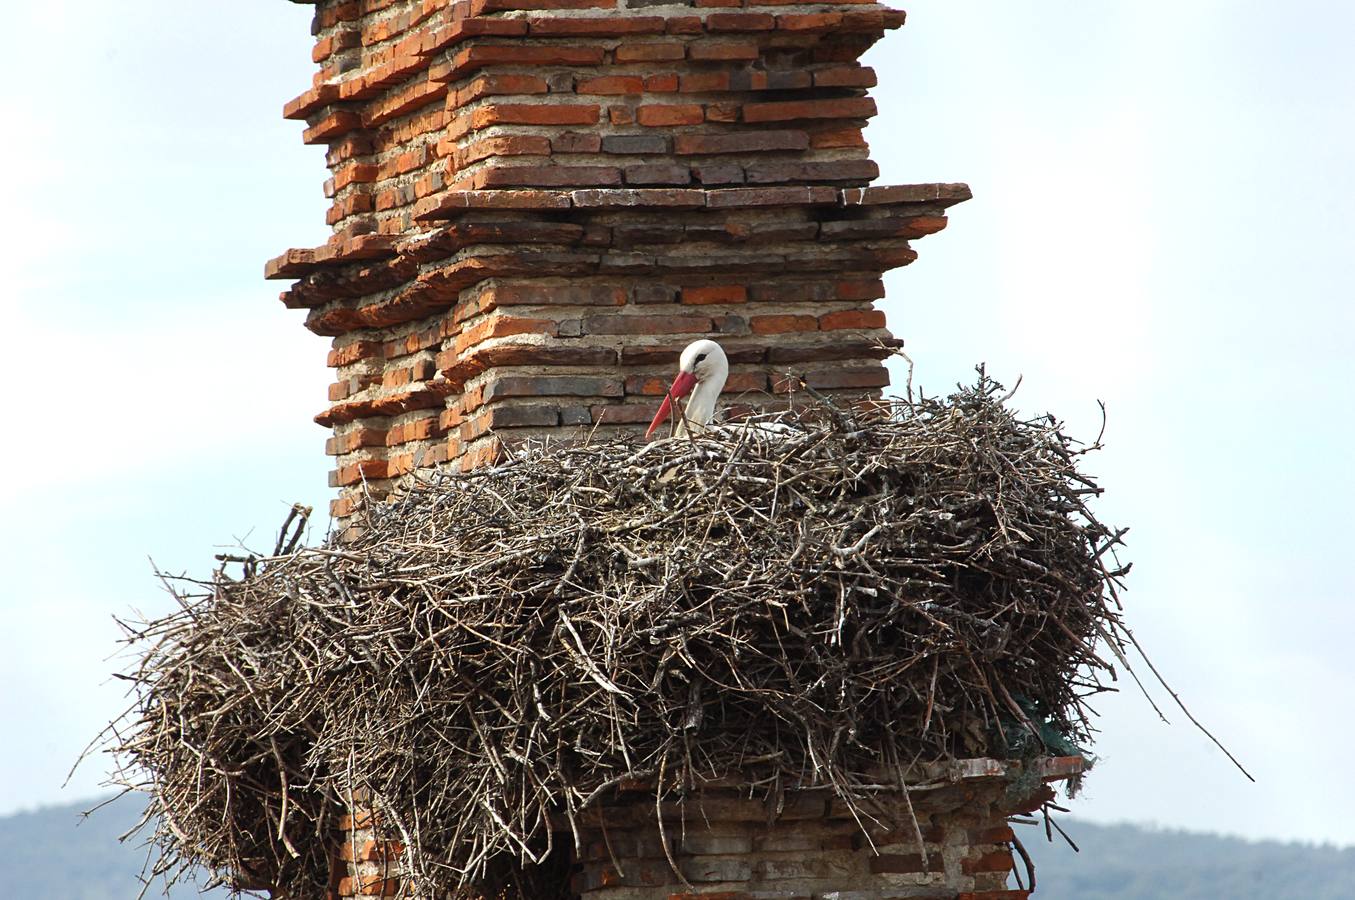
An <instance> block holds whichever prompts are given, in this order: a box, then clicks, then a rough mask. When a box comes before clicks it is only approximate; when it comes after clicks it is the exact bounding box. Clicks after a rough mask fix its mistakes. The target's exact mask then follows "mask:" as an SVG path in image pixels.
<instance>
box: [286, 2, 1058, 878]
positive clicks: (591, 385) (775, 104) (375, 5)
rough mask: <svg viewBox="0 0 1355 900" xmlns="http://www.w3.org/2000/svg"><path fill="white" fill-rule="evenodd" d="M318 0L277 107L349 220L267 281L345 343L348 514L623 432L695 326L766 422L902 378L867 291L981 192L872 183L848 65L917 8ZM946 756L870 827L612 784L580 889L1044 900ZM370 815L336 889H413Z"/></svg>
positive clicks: (340, 513)
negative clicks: (888, 825)
mask: <svg viewBox="0 0 1355 900" xmlns="http://www.w3.org/2000/svg"><path fill="white" fill-rule="evenodd" d="M314 5H315V6H316V14H315V20H314V34H315V37H316V45H315V49H314V54H313V57H314V60H315V61H316V63H318V64H319V66H320V71H319V72H318V73H317V74H316V76H315V79H314V84H313V85H312V87H311V88H310V89H309V90H307V91H306V92H305V93H303V94H302V95H301V96H299V97H297V98H296V99H294V100H292V101H291V102H290V103H288V104H287V105H286V110H285V114H286V115H287V116H288V117H291V118H295V119H303V120H305V121H306V123H307V128H306V131H305V140H306V141H307V142H308V143H313V144H323V145H325V146H327V147H328V164H329V168H330V178H329V180H328V181H327V182H326V183H325V191H326V194H327V196H329V197H330V198H331V200H332V202H333V205H332V207H331V208H330V210H329V213H328V216H327V219H328V221H329V223H330V224H331V225H332V226H333V228H334V234H333V235H332V237H331V238H330V240H329V241H328V242H327V243H325V244H324V245H323V246H320V247H316V248H311V249H296V250H289V251H287V252H285V253H283V254H282V255H281V256H279V257H277V258H276V259H274V260H272V261H270V262H269V263H268V265H267V276H268V277H269V278H276V279H287V280H293V281H294V284H292V286H291V287H290V288H289V289H287V290H286V291H285V292H284V293H283V294H282V300H283V302H284V303H285V304H286V305H288V306H289V307H292V308H298V309H305V310H307V318H306V325H307V327H308V328H310V329H311V330H312V331H314V332H315V333H316V334H319V335H324V336H326V337H329V338H332V340H333V349H332V351H331V353H330V356H329V364H330V365H331V366H332V367H333V368H334V369H335V372H336V378H335V382H334V384H333V385H332V386H331V388H330V396H329V400H330V405H329V407H328V408H327V409H326V410H325V411H324V412H322V413H321V414H320V415H319V416H317V421H318V422H319V423H320V424H321V425H324V426H326V427H329V428H331V429H332V437H331V438H330V439H329V441H328V445H327V450H328V452H329V453H330V454H331V455H332V456H334V457H335V459H336V464H335V468H334V471H333V472H332V474H331V484H332V486H334V487H336V488H339V489H340V496H339V498H338V499H336V500H335V501H334V503H333V507H332V511H333V513H334V515H335V516H336V517H338V518H339V519H340V520H342V519H343V518H345V517H347V516H348V515H350V514H351V512H352V511H353V509H354V504H355V503H356V501H357V499H358V496H359V494H360V493H361V492H362V491H364V490H365V491H366V492H367V493H368V494H369V495H370V496H374V497H377V498H380V497H383V496H385V495H386V494H387V493H388V492H389V491H390V490H391V489H392V488H393V487H395V486H396V485H397V484H398V483H399V480H400V479H401V478H402V477H403V476H406V475H408V474H409V473H410V472H412V471H413V470H414V469H415V468H416V467H420V466H444V465H454V466H458V467H461V468H471V467H474V466H478V465H483V464H485V463H487V462H490V461H492V460H493V459H494V458H495V456H496V454H497V453H498V452H499V449H500V446H501V445H502V444H503V443H508V442H512V441H515V440H520V439H523V438H532V437H543V436H548V435H559V436H562V437H569V436H577V435H583V434H587V433H590V432H594V431H601V432H603V433H605V432H607V431H611V430H616V429H635V428H636V427H637V426H638V425H639V424H640V423H644V422H647V421H648V420H649V418H650V417H651V416H652V414H653V412H654V410H655V408H656V405H657V401H658V398H659V396H660V395H661V394H662V393H663V391H664V388H665V385H666V383H667V379H668V378H669V377H670V376H671V374H672V369H673V367H674V365H675V362H676V359H677V356H678V352H679V351H680V349H681V348H682V347H683V346H684V345H685V344H687V343H688V342H690V341H692V340H694V339H696V338H698V337H714V338H716V339H718V340H719V341H720V342H721V343H722V345H723V346H724V347H725V349H726V351H727V352H728V355H729V357H730V361H731V367H732V371H731V376H730V379H729V382H728V384H727V386H726V388H725V390H726V391H727V392H729V393H730V394H732V395H736V396H742V397H745V398H747V400H748V402H751V403H754V404H756V403H758V402H762V401H765V400H766V399H767V398H771V399H774V398H775V397H776V395H777V394H778V393H779V392H784V391H786V390H788V389H789V388H790V387H791V386H792V385H793V384H798V383H799V381H800V380H801V379H803V381H804V382H806V383H807V384H808V385H809V386H811V387H813V388H815V389H816V390H818V391H820V392H823V393H828V394H834V393H843V394H854V395H859V394H861V393H870V392H878V391H879V390H880V389H881V388H883V387H884V386H885V385H886V384H887V381H888V376H887V374H886V371H885V368H884V365H883V362H882V360H883V359H884V358H885V357H886V356H888V354H889V353H890V351H891V348H892V347H894V346H896V345H897V342H896V341H895V340H894V338H893V337H892V336H891V335H890V333H889V332H888V331H887V330H886V328H885V322H884V315H883V313H881V312H880V311H879V310H877V309H875V308H874V305H873V302H874V301H875V300H878V299H880V298H881V297H882V296H883V293H884V292H883V283H882V281H881V277H882V274H883V273H884V272H885V271H887V270H889V269H892V268H895V267H898V266H902V265H906V264H908V263H909V262H911V261H912V260H913V259H914V258H915V256H916V254H915V253H914V251H913V249H912V247H911V242H912V241H913V240H916V239H918V238H921V237H923V236H925V235H928V234H932V233H934V232H937V231H939V230H941V229H942V228H944V227H945V225H946V218H945V211H946V209H947V207H949V206H951V205H953V204H955V203H957V202H959V201H962V200H965V199H967V198H968V197H969V190H968V188H966V187H965V186H964V185H959V184H919V185H902V186H889V187H878V186H877V187H871V186H869V185H870V182H871V181H872V179H874V178H875V177H876V175H877V174H878V170H877V167H876V165H875V163H873V162H872V161H871V160H870V159H869V154H868V149H867V145H866V142H865V139H864V137H863V129H864V127H865V125H866V123H867V120H868V119H869V118H870V117H871V116H873V115H874V114H875V104H874V101H872V100H871V99H870V98H869V97H868V96H867V94H866V91H867V89H868V88H870V87H872V86H874V84H875V75H874V73H873V72H872V70H870V69H869V68H866V67H863V66H862V65H860V64H859V62H858V59H859V57H860V56H861V54H862V53H863V52H864V51H865V50H866V49H867V48H869V47H870V46H871V45H872V44H873V43H874V42H875V41H877V40H879V39H880V38H881V37H882V36H883V34H884V32H885V31H886V30H889V29H893V28H897V27H899V26H900V25H902V24H903V20H904V15H903V13H902V12H898V11H895V10H891V9H888V8H886V7H884V6H881V5H879V4H877V3H875V2H871V0H864V2H862V0H838V2H824V3H798V2H797V3H788V2H787V0H684V2H667V0H455V2H452V0H319V2H315V3H314ZM787 373H793V375H794V376H795V377H794V378H787V377H786V375H787ZM1080 764H1081V760H1080V759H1075V758H1074V759H1070V760H1046V761H1044V762H1041V763H1039V764H1038V765H1037V769H1038V771H1036V772H1035V773H1034V774H1035V775H1036V776H1037V777H1038V778H1042V779H1045V780H1052V779H1057V778H1061V777H1067V776H1068V775H1070V774H1073V773H1074V772H1075V771H1077V770H1078V767H1079V766H1080ZM1032 765H1035V764H1032ZM933 769H934V771H933ZM933 769H927V770H926V771H923V770H922V769H919V771H918V772H916V773H913V774H912V776H911V778H916V779H921V780H922V781H926V782H927V783H928V784H931V785H933V787H932V788H931V789H929V793H927V794H926V795H925V796H923V795H919V796H918V797H916V798H914V799H915V804H914V805H915V806H917V808H918V809H917V813H918V816H919V817H920V818H919V821H920V824H921V828H920V830H919V831H918V832H917V833H916V834H907V835H902V834H891V833H879V834H875V835H873V836H871V835H869V833H868V830H867V831H863V830H862V828H861V826H860V824H859V823H858V822H856V821H855V820H854V819H853V817H852V816H851V815H850V813H848V812H847V811H846V810H844V809H841V808H838V807H835V806H834V804H833V802H832V801H831V800H826V799H823V798H822V797H819V798H812V797H804V798H798V799H793V800H792V801H790V802H789V803H788V806H787V809H786V810H783V811H782V816H781V818H780V819H779V820H777V822H776V823H774V824H768V815H767V812H766V810H765V809H758V810H754V809H752V808H751V807H750V806H749V805H748V803H747V802H746V801H743V800H741V799H739V798H740V792H739V790H738V789H737V786H725V787H723V788H720V787H713V788H712V789H711V791H710V792H709V795H708V796H707V797H706V798H704V799H703V801H702V803H703V806H702V808H703V809H704V810H705V812H703V813H702V814H701V816H702V818H701V823H702V824H701V825H700V827H699V828H698V827H697V825H696V823H695V822H694V821H692V820H690V813H687V814H686V815H688V816H689V819H688V820H686V821H685V822H683V821H677V822H675V823H674V825H673V829H676V832H677V833H679V834H680V835H681V836H680V837H676V838H675V837H673V835H674V831H673V830H672V829H670V830H669V832H668V833H667V836H663V837H661V836H660V834H659V833H658V831H656V830H652V829H653V826H654V823H655V817H654V814H653V801H652V799H651V800H650V801H649V805H648V808H647V811H642V810H640V809H639V808H638V807H636V806H634V805H633V804H630V803H629V801H627V799H626V797H625V796H624V795H623V794H622V795H618V796H617V798H615V801H614V802H613V803H612V804H611V805H609V806H605V807H603V808H601V809H600V810H599V812H598V816H599V818H598V820H597V822H596V823H595V826H596V829H597V838H598V840H597V841H596V842H594V843H593V844H590V845H589V846H588V847H586V848H584V857H583V858H582V859H580V860H578V861H577V864H576V873H575V875H574V886H575V891H576V893H581V894H582V895H583V896H585V897H588V898H597V900H650V898H668V897H669V896H670V895H673V896H676V895H685V893H687V892H693V891H694V892H696V893H701V894H711V895H714V896H719V897H721V898H723V900H749V898H761V897H765V898H772V897H776V898H800V897H804V898H811V897H812V898H816V900H818V898H824V900H826V898H838V900H849V898H850V900H884V898H891V897H905V896H910V897H911V896H930V897H947V898H956V897H966V898H999V897H1009V896H1010V897H1017V896H1024V893H1023V892H1019V891H1017V892H1010V893H1008V892H1006V891H1005V890H1004V889H1003V888H1004V885H1005V882H1006V880H1007V872H1008V870H1009V869H1010V867H1011V855H1010V851H1009V849H1008V846H1007V842H1008V841H1009V840H1010V837H1011V834H1010V830H1009V829H1007V827H1006V823H1005V818H1006V815H1007V813H1008V812H1009V811H1010V809H1011V808H1012V807H1013V805H1014V803H1015V802H1016V801H1013V800H1011V799H1010V798H1008V797H1007V796H1006V794H1004V786H1005V785H1006V784H1007V781H1006V777H1007V776H1008V775H1010V774H1011V773H1010V772H1009V771H1008V770H1007V768H1006V767H1005V766H1004V765H1003V764H999V763H994V762H993V761H991V760H970V761H964V762H961V763H952V764H946V765H941V764H938V765H937V766H934V767H933ZM1036 783H1037V784H1038V781H1037V782H1036ZM895 799H896V800H898V799H899V798H895ZM1017 805H1019V804H1017ZM693 809H695V808H693ZM674 815H678V816H679V818H680V815H679V814H678V813H674ZM354 818H355V823H353V824H354V827H356V828H357V829H358V830H357V831H355V832H354V835H355V837H357V838H360V840H354V841H352V842H349V843H348V844H347V846H348V847H350V848H354V852H353V853H350V854H349V856H350V857H353V856H355V855H356V856H357V859H352V858H350V859H349V860H348V861H347V862H344V863H342V864H341V866H342V867H343V868H344V871H346V873H347V874H345V875H342V878H341V879H340V878H339V877H336V881H335V889H336V890H337V891H338V893H339V894H341V895H342V896H345V897H347V896H356V895H372V894H381V893H383V892H384V893H394V892H395V891H396V890H397V889H398V888H399V883H398V881H397V880H395V879H391V878H388V877H387V874H386V872H387V869H386V866H385V865H384V864H383V863H382V861H381V860H382V847H383V845H382V843H381V842H380V840H378V838H379V837H380V836H379V835H377V834H375V833H373V832H371V831H370V829H368V830H363V829H362V828H361V826H362V825H363V820H362V818H361V816H360V815H359V816H355V817H354ZM604 826H607V827H610V829H611V830H610V833H609V834H604ZM665 842H668V843H667V846H663V844H664V843H665ZM670 855H671V856H672V857H673V859H675V860H676V861H677V862H678V868H679V870H680V871H681V872H682V875H683V879H685V882H686V883H685V884H684V883H683V882H682V880H675V879H676V876H675V875H674V873H673V872H672V866H670V865H669V861H668V858H669V856H670ZM618 863H620V864H619V865H618ZM298 900H299V898H298Z"/></svg>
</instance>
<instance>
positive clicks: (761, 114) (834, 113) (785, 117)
mask: <svg viewBox="0 0 1355 900" xmlns="http://www.w3.org/2000/svg"><path fill="white" fill-rule="evenodd" d="M875 113H876V109H875V101H874V100H872V99H871V98H869V97H842V98H839V99H835V100H782V101H777V102H774V103H749V104H748V105H746V106H745V107H744V108H743V120H744V121H745V122H789V121H793V120H796V119H868V118H870V117H871V116H873V115H875Z"/></svg>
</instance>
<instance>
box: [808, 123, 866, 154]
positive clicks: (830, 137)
mask: <svg viewBox="0 0 1355 900" xmlns="http://www.w3.org/2000/svg"><path fill="white" fill-rule="evenodd" d="M809 146H811V147H813V148H814V149H816V150H836V149H840V148H843V147H865V146H866V137H865V135H864V134H863V133H862V132H861V129H860V128H821V129H818V130H816V131H814V132H812V133H811V134H810V135H809Z"/></svg>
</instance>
